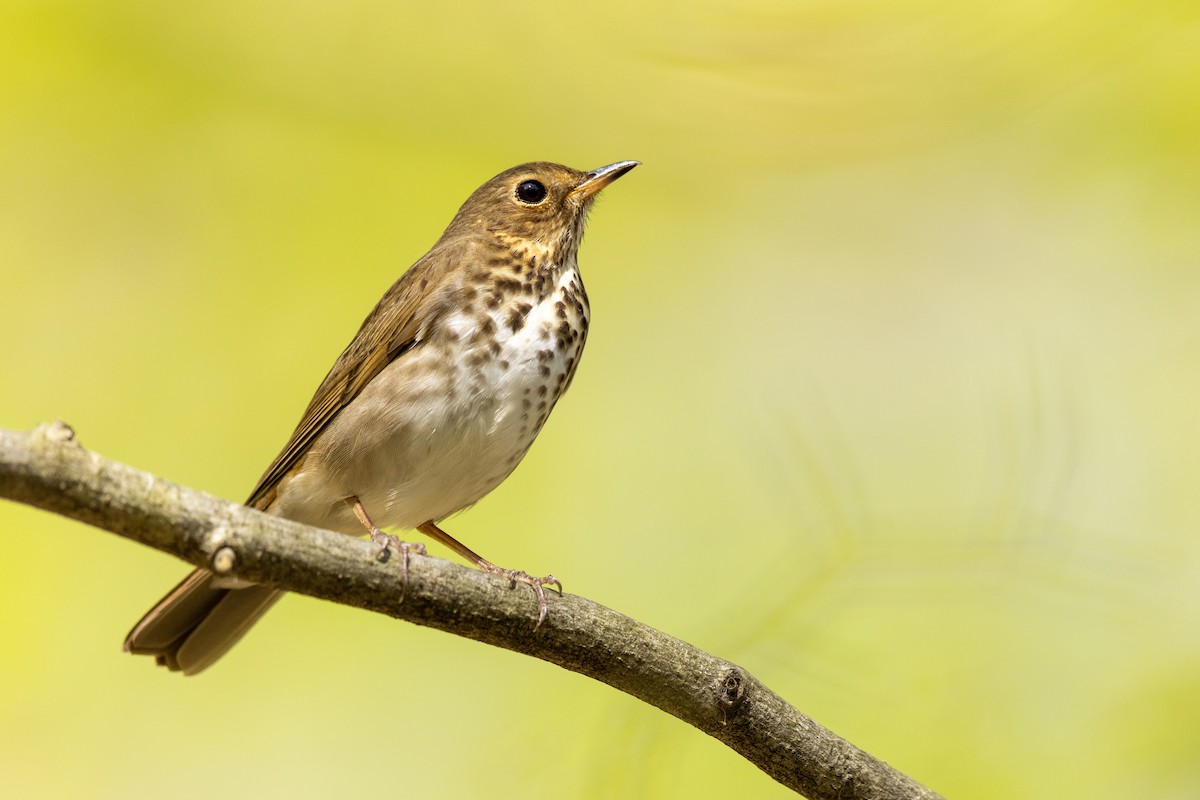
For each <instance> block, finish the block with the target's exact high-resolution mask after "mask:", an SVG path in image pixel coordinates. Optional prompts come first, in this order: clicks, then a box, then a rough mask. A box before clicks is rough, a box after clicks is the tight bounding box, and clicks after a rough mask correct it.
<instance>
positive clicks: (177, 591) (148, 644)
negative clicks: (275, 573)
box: [125, 569, 283, 675]
mask: <svg viewBox="0 0 1200 800" xmlns="http://www.w3.org/2000/svg"><path fill="white" fill-rule="evenodd" d="M213 578H214V576H213V574H212V573H211V572H208V571H207V570H202V569H198V570H195V571H193V572H192V573H191V574H190V575H188V576H187V577H186V578H184V579H183V581H182V582H181V583H180V584H179V585H178V586H176V587H175V588H174V589H172V590H171V591H170V592H168V593H167V595H166V596H165V597H163V599H162V600H159V601H158V603H157V604H156V605H155V606H154V608H152V609H150V611H148V612H147V613H146V615H145V616H144V617H142V619H141V621H139V622H138V623H137V624H136V625H134V626H133V630H131V631H130V632H129V635H128V636H126V637H125V650H126V652H129V653H136V654H139V655H151V656H154V657H155V658H156V659H157V661H158V663H159V664H160V665H161V666H165V667H167V668H168V669H171V670H173V671H179V672H182V673H183V674H185V675H195V674H196V673H197V672H200V671H201V670H203V669H205V668H206V667H208V666H210V665H211V664H212V663H213V662H215V661H216V660H217V659H218V658H220V657H221V656H223V655H224V654H225V652H226V651H228V650H229V648H231V647H233V646H234V645H235V644H237V642H238V640H239V639H241V638H242V636H244V635H245V633H246V631H248V630H249V629H250V627H251V626H252V625H253V624H254V623H255V622H257V621H258V618H259V617H261V616H262V615H263V614H265V613H266V611H267V609H269V608H270V607H271V606H272V605H274V604H275V601H276V600H278V599H279V598H280V596H281V595H282V594H283V593H282V592H281V591H279V590H277V589H270V588H267V587H265V586H247V587H245V588H239V589H229V588H219V587H217V586H214V585H213V582H214V581H213Z"/></svg>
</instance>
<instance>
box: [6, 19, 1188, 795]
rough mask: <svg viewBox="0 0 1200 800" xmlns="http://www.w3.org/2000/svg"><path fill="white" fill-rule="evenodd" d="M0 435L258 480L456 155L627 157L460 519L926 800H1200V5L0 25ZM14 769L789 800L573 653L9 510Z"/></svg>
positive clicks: (445, 213)
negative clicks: (467, 636)
mask: <svg viewBox="0 0 1200 800" xmlns="http://www.w3.org/2000/svg"><path fill="white" fill-rule="evenodd" d="M0 30H3V32H4V33H3V34H2V36H3V42H4V44H3V46H2V47H0V339H2V340H3V342H4V346H3V348H0V425H4V426H5V427H9V428H29V427H32V426H33V425H35V424H36V423H38V422H40V421H43V420H47V419H50V418H53V417H56V416H57V417H62V418H64V419H66V420H68V421H69V422H70V423H72V424H73V425H75V426H76V428H77V430H78V431H79V435H80V437H81V439H82V441H83V442H84V444H85V445H87V446H89V447H92V448H95V449H97V450H99V451H100V452H102V453H104V454H105V455H108V456H110V457H114V458H117V459H120V460H123V461H126V462H128V463H130V464H133V465H136V466H138V467H140V468H143V469H147V470H150V471H153V472H155V473H158V474H161V475H163V476H165V477H167V478H170V479H172V480H175V481H178V482H181V483H186V484H190V485H193V486H196V487H199V488H202V489H205V490H208V491H211V492H213V493H216V494H218V495H221V496H224V497H229V498H232V499H241V498H242V497H243V496H244V495H245V494H246V493H247V492H248V490H249V488H250V487H251V486H252V484H253V483H254V481H255V479H256V478H257V476H258V474H259V472H260V470H261V469H262V468H263V467H264V466H265V465H266V464H267V463H268V462H269V461H270V460H271V458H272V457H273V456H274V454H275V452H276V450H277V448H278V447H280V446H281V444H282V443H283V441H284V440H285V438H286V437H287V435H288V433H289V432H290V430H291V427H292V426H293V425H294V423H295V422H296V419H297V418H298V417H299V415H300V412H301V411H302V409H303V407H304V405H305V403H306V402H307V401H308V398H309V396H310V394H311V392H312V390H313V389H314V388H315V386H316V384H317V382H318V381H319V380H320V378H321V377H322V376H323V374H324V371H325V370H326V369H327V368H328V366H329V365H330V364H331V363H332V361H333V359H334V357H335V356H336V355H337V353H338V352H339V351H340V349H341V348H342V347H343V346H344V345H345V343H346V342H347V341H348V340H349V338H350V336H351V335H352V334H353V332H354V330H355V328H356V326H357V324H358V322H359V321H360V320H361V318H362V316H363V315H364V314H365V313H366V312H367V311H368V310H369V309H370V307H371V305H372V304H373V303H374V301H375V300H376V298H377V297H378V296H379V295H380V294H381V293H382V291H383V289H384V288H385V287H386V286H387V285H388V284H389V283H390V282H391V281H392V280H394V278H395V276H396V275H397V274H398V273H399V272H400V271H401V270H402V269H403V268H404V267H405V266H407V264H409V263H411V262H412V261H413V260H415V259H416V258H417V257H418V256H420V254H421V253H423V252H424V250H425V249H426V248H427V247H428V246H429V245H430V244H431V243H432V242H433V241H434V239H435V238H436V237H437V235H438V234H439V232H440V231H441V229H442V227H443V226H444V225H445V224H446V223H447V222H448V221H449V219H450V217H451V215H452V214H453V212H454V210H455V209H456V208H457V205H458V204H459V203H460V202H461V201H462V200H463V199H465V198H466V196H467V194H468V193H469V192H470V191H471V190H472V189H474V188H475V187H476V186H477V185H478V184H480V183H482V182H483V181H484V180H485V179H487V178H488V177H490V176H491V175H493V174H495V173H496V172H499V171H500V170H502V169H505V168H507V167H509V166H512V165H513V164H516V163H519V162H521V161H525V160H530V159H551V160H558V161H562V162H565V163H568V164H571V165H573V166H576V167H581V168H590V167H594V166H598V165H601V164H605V163H608V162H611V161H615V160H618V159H626V158H636V159H640V160H642V161H643V162H645V166H644V167H642V168H640V169H639V170H637V171H636V172H634V173H632V174H631V175H630V176H629V177H627V178H626V179H624V180H622V181H621V182H620V183H618V184H616V185H615V186H613V187H612V189H610V190H609V191H608V192H607V193H606V196H605V197H604V198H603V200H602V202H601V203H600V205H599V207H598V208H597V210H596V211H595V213H594V214H593V216H592V224H591V230H590V233H589V235H588V239H587V241H586V242H585V244H584V248H583V252H582V262H583V266H584V270H585V273H586V277H587V280H588V287H589V291H590V294H591V296H592V305H593V309H594V317H595V318H594V323H593V329H592V335H591V337H590V338H589V345H588V355H587V357H586V359H585V361H584V364H583V368H582V369H581V370H580V372H579V375H578V377H577V379H576V381H575V385H574V389H573V390H572V392H571V394H570V395H569V396H568V398H567V399H566V400H565V401H564V402H563V403H562V404H561V405H560V406H559V409H558V411H557V412H556V413H555V415H554V419H553V421H552V422H551V423H550V424H549V426H548V427H547V430H546V431H545V432H544V433H543V434H542V437H541V440H540V441H539V444H538V445H537V446H536V447H535V448H534V449H533V451H532V453H531V455H530V457H529V458H528V459H527V460H526V462H525V464H524V465H522V467H521V468H520V469H519V470H518V471H517V472H516V474H515V475H514V476H513V478H512V479H511V480H510V481H508V483H507V484H506V485H505V486H504V487H502V488H501V489H500V490H498V491H497V492H496V493H495V495H494V496H493V497H491V498H489V499H487V500H486V501H484V502H483V503H481V504H480V505H479V506H478V507H477V508H476V509H474V510H472V511H470V512H469V513H466V514H464V515H462V516H460V517H458V518H456V519H454V520H452V521H451V524H450V525H449V528H450V530H451V531H452V532H454V533H455V534H456V535H457V536H458V537H459V538H461V539H462V540H464V541H466V542H468V543H469V544H471V545H472V546H473V547H475V548H477V549H479V550H480V551H482V552H483V553H484V554H486V555H488V556H489V557H490V558H492V559H494V560H496V561H498V562H500V563H503V564H506V565H512V566H519V567H523V568H525V569H528V570H530V571H531V572H537V573H541V572H547V571H551V570H552V571H553V572H555V573H556V574H558V575H560V576H562V577H564V579H565V581H566V585H567V588H568V589H569V590H571V591H575V592H579V593H581V594H584V595H587V596H589V597H592V598H594V599H596V600H598V601H600V602H604V603H606V604H610V605H612V606H614V607H616V608H618V609H620V610H621V611H624V612H626V613H629V614H632V615H633V616H635V617H637V618H639V619H642V620H644V621H646V622H649V623H650V624H653V625H656V626H659V627H661V628H663V629H665V630H668V631H671V632H672V633H675V634H677V635H680V636H683V637H684V638H686V639H688V640H690V641H692V642H694V643H696V644H698V645H700V646H702V647H704V648H706V649H709V650H711V651H712V652H715V653H717V654H719V655H722V656H724V657H727V658H730V659H732V660H734V661H737V662H739V663H741V664H743V665H745V666H746V667H748V668H749V669H750V670H752V671H753V672H755V674H756V675H758V676H759V677H760V678H762V679H764V680H766V681H767V682H768V683H769V684H770V685H772V686H773V687H774V688H775V689H776V690H778V691H779V692H780V693H781V694H783V695H784V696H786V697H788V698H789V699H790V700H791V701H793V702H794V703H796V704H797V705H798V706H799V707H800V708H802V709H803V710H805V711H806V712H808V713H810V714H811V715H813V716H814V717H815V718H816V719H817V720H818V721H820V722H822V723H824V724H826V725H828V726H829V727H831V728H833V729H834V730H835V731H837V732H839V733H840V734H842V735H844V736H846V737H847V738H849V739H851V740H852V741H854V742H855V743H856V744H858V745H860V746H861V747H864V748H865V749H867V750H869V751H871V752H872V753H874V754H875V755H877V756H879V757H881V758H884V759H886V760H887V761H889V762H891V763H893V764H895V765H896V766H897V767H899V768H900V769H902V770H904V771H906V772H908V773H910V774H912V775H913V776H914V777H916V778H918V779H920V780H922V781H925V782H927V783H928V784H929V785H931V786H933V787H935V788H937V789H939V790H940V791H942V792H944V793H945V794H947V795H948V796H951V797H975V798H1009V797H1027V796H1033V795H1040V796H1052V797H1053V796H1059V797H1062V796H1078V797H1089V798H1109V797H1111V798H1123V797H1129V796H1156V797H1162V798H1176V797H1178V798H1183V797H1194V796H1195V795H1196V793H1197V792H1198V791H1200V770H1198V769H1197V763H1198V762H1197V759H1196V757H1195V754H1196V752H1197V750H1198V748H1200V737H1198V734H1197V732H1196V726H1195V717H1196V710H1197V698H1198V697H1200V693H1198V687H1197V682H1196V678H1195V676H1196V674H1197V668H1198V666H1200V640H1198V639H1197V635H1196V632H1197V631H1198V630H1200V588H1197V587H1198V582H1197V580H1196V575H1197V570H1198V568H1200V537H1197V536H1196V531H1197V527H1198V526H1197V523H1198V522H1200V510H1198V507H1197V503H1196V490H1197V481H1198V479H1200V414H1197V413H1196V400H1195V398H1196V395H1197V391H1198V390H1200V375H1198V373H1197V363H1198V359H1200V225H1198V224H1197V220H1198V219H1200V103H1198V102H1197V99H1198V98H1200V9H1198V8H1197V7H1196V5H1195V3H1192V2H1174V3H1172V2H1163V3H1156V4H1151V5H1145V4H1140V5H1135V4H1132V3H1116V2H1099V3H1083V2H1070V1H1069V0H1057V1H1055V2H1050V3H1032V2H1015V3H1005V4H993V5H984V6H981V5H979V4H970V3H965V2H953V3H952V2H899V3H896V2H887V3H885V2H879V1H878V0H866V1H865V2H855V3H834V2H806V3H784V2H779V1H778V0H761V1H757V2H756V1H755V0H752V1H751V2H749V3H744V2H743V3H733V2H729V0H724V2H719V1H718V0H710V1H709V2H700V3H694V4H678V3H663V4H657V5H653V4H645V3H638V4H633V3H620V2H618V3H610V4H605V5H596V4H591V5H586V6H585V5H563V4H550V3H514V4H500V5H497V4H487V3H474V4H467V5H461V4H460V5H454V4H443V5H440V6H438V5H436V4H426V5H425V6H421V7H412V6H410V5H409V4H391V3H381V2H369V1H368V0H357V1H356V0H349V1H348V2H342V3H314V2H310V3H296V4H289V5H288V6H286V7H281V6H279V5H278V4H267V3H261V2H259V3H255V2H250V3H245V2H243V3H228V2H225V3H221V2H217V3H208V4H205V5H204V6H203V7H191V6H183V5H176V4H162V3H150V2H121V1H120V0H115V1H114V0H108V2H87V1H81V2H15V0H4V2H2V3H0ZM0 529H2V530H3V531H4V532H5V535H6V539H5V542H6V548H7V550H6V556H5V559H4V566H3V568H2V572H0V574H2V577H3V579H2V580H0V621H2V622H3V626H4V631H5V643H4V649H5V651H6V652H7V654H8V655H7V657H6V658H4V659H3V660H0V685H2V686H3V687H4V689H2V690H0V791H2V792H3V794H4V795H5V796H8V797H26V798H34V797H56V798H57V797H91V798H110V797H119V798H128V797H139V796H146V795H151V794H155V795H158V794H163V793H168V794H170V795H172V796H173V797H179V798H190V797H209V796H211V794H212V791H213V787H214V786H217V787H219V790H220V792H221V794H222V795H223V796H226V797H261V796H265V795H270V796H287V797H295V798H304V797H328V796H331V795H333V794H334V793H337V794H339V795H343V794H344V795H345V796H351V797H354V796H365V795H370V796H375V797H388V796H395V797H400V796H404V797H432V796H439V797H442V796H446V797H459V796H478V795H481V794H483V793H485V792H486V793H488V794H491V795H494V796H517V795H522V796H528V795H529V794H531V793H538V794H549V793H553V794H555V795H559V796H565V797H615V796H631V797H632V796H675V797H692V796H694V797H716V796H724V795H727V794H728V793H731V792H736V793H737V795H738V796H740V797H772V796H782V795H783V794H784V793H783V791H782V790H781V789H780V788H779V787H777V786H776V785H775V784H773V783H772V782H771V781H770V780H769V779H767V778H766V777H765V776H763V775H761V774H760V773H758V772H757V770H755V769H754V768H752V767H750V766H748V765H746V764H745V763H743V762H742V761H741V760H740V759H738V757H737V756H735V755H733V754H732V753H730V752H727V751H725V750H724V749H723V748H722V747H720V746H719V745H717V744H716V743H714V742H712V741H710V740H708V739H706V738H705V737H703V736H701V735H700V734H698V733H696V732H694V731H693V730H691V729H689V728H686V727H685V726H683V725H681V724H679V723H678V722H676V721H675V720H672V719H670V718H668V717H665V716H664V715H662V714H661V713H659V712H657V711H654V710H652V709H648V708H645V707H643V706H641V705H640V704H639V703H637V702H635V701H633V700H631V699H629V698H627V697H624V696H621V695H617V694H615V693H614V692H612V691H611V690H609V689H608V688H606V687H603V686H599V685H595V684H592V683H591V682H589V681H586V680H584V679H582V678H579V677H578V676H575V675H572V674H568V673H565V672H563V671H560V670H557V669H555V668H553V667H550V666H547V665H545V664H540V663H533V662H530V661H529V660H527V659H524V658H521V657H518V656H514V655H512V654H509V653H505V652H501V651H494V650H491V649H488V648H485V647H483V646H481V645H477V644H475V643H472V642H463V641H458V640H455V639H454V638H452V637H448V636H444V635H441V634H437V633H433V632H430V631H425V630H422V629H418V628H415V627H411V626H406V625H402V624H398V623H395V622H392V621H389V620H386V619H384V618H380V617H373V616H371V615H367V614H363V613H356V612H353V611H350V610H347V609H344V608H338V607H334V606H330V605H327V604H322V603H318V602H316V601H312V600H308V599H306V598H290V599H289V600H287V601H286V602H284V603H282V604H281V605H280V606H279V607H278V609H277V610H276V611H274V612H273V613H272V614H271V615H270V617H268V619H267V620H266V621H265V622H264V623H263V624H262V625H261V626H260V627H259V628H258V629H256V630H255V631H254V634H253V635H252V636H250V637H248V638H247V639H246V641H245V642H244V643H243V644H242V645H241V646H239V648H238V650H237V651H236V652H235V653H234V654H233V655H231V656H230V657H229V658H228V659H226V660H225V661H224V662H222V663H221V664H220V665H219V666H218V667H216V668H214V669H213V670H212V671H211V672H209V673H206V674H205V675H203V676H202V677H200V678H197V679H189V680H184V679H181V678H180V677H178V676H176V675H170V674H167V673H166V672H165V671H161V670H155V669H153V668H152V667H151V665H150V664H149V663H146V662H144V661H140V660H139V661H135V660H133V659H131V658H129V657H126V656H123V655H122V654H121V653H120V652H119V646H120V642H121V637H122V636H123V634H124V633H125V631H126V629H127V627H128V626H129V625H130V624H132V622H133V621H134V620H135V619H136V618H137V617H138V615H139V614H140V613H141V612H142V611H144V610H145V608H146V607H147V606H148V605H149V603H150V602H152V601H153V600H154V599H155V598H156V597H158V595H159V594H160V593H161V592H162V591H163V590H165V589H166V588H168V587H169V586H170V585H171V584H172V583H173V581H174V580H176V579H177V578H178V577H179V575H181V574H182V572H183V567H182V566H181V565H180V564H178V563H175V562H173V561H172V560H170V559H168V558H165V557H163V556H161V555H159V554H157V553H154V552H151V551H149V550H145V549H143V548H139V547H136V546H134V545H132V544H130V543H128V542H126V541H123V540H120V539H118V538H116V537H111V536H107V535H105V534H102V533H98V532H96V531H93V530H90V529H85V528H83V527H81V526H78V525H75V524H72V523H68V522H66V521H63V520H60V519H57V518H53V517H50V516H48V515H45V514H41V513H38V512H35V511H32V510H30V509H26V508H22V507H17V506H14V505H12V504H4V505H2V506H0Z"/></svg>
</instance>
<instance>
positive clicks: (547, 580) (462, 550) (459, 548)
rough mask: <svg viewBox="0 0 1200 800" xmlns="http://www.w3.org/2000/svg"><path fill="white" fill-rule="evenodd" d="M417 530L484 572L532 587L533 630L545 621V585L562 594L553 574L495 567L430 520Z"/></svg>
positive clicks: (512, 583)
mask: <svg viewBox="0 0 1200 800" xmlns="http://www.w3.org/2000/svg"><path fill="white" fill-rule="evenodd" d="M417 530H419V531H420V532H421V533H423V534H425V535H426V536H428V537H429V538H430V539H433V540H434V541H435V542H440V543H441V544H444V545H445V546H446V547H449V548H450V549H451V550H453V551H454V552H456V553H458V554H459V555H460V556H462V557H463V558H465V559H467V560H468V561H470V562H471V563H472V564H474V565H475V566H476V567H478V568H479V569H481V570H483V571H484V572H490V573H492V574H493V575H503V576H504V577H505V578H508V580H509V583H510V585H512V586H516V585H517V582H518V581H519V582H521V583H524V584H527V585H529V586H530V587H532V588H533V593H534V595H535V596H536V597H537V601H538V620H537V624H536V625H534V626H533V629H534V630H535V631H536V630H537V629H538V628H540V627H541V626H542V623H543V622H545V621H546V613H547V611H548V609H547V607H546V589H545V587H547V586H554V587H556V588H557V590H558V594H559V596H562V582H561V581H560V580H559V579H558V578H556V577H554V576H553V575H547V576H546V577H544V578H535V577H533V576H532V575H530V574H528V573H526V572H523V571H521V570H519V569H505V568H504V567H497V566H496V565H495V564H493V563H492V562H490V561H488V560H487V559H486V558H484V557H483V556H481V555H479V554H478V553H476V552H475V551H474V550H472V549H471V548H469V547H467V546H466V545H465V544H463V543H462V542H460V541H458V540H457V539H455V538H454V537H453V536H451V535H450V534H448V533H446V532H445V531H444V530H442V529H441V528H439V527H438V526H437V525H435V524H434V523H433V521H432V520H430V521H429V522H424V523H422V524H420V525H418V526H417Z"/></svg>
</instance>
